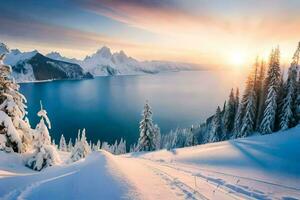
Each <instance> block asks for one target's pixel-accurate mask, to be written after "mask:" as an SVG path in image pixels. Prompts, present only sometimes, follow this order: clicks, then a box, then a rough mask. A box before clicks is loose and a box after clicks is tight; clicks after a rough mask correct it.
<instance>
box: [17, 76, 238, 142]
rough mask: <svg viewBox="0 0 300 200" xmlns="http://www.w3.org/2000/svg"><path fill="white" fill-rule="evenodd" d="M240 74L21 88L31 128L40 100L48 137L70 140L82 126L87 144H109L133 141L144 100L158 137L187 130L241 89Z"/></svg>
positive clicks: (121, 78)
mask: <svg viewBox="0 0 300 200" xmlns="http://www.w3.org/2000/svg"><path fill="white" fill-rule="evenodd" d="M243 82H244V78H243V75H240V74H238V73H233V72H232V71H189V72H173V73H161V74H156V75H137V76H112V77H96V78H95V79H90V80H76V81H75V80H66V81H53V82H40V83H23V84H20V85H21V88H20V91H21V92H22V93H23V94H24V95H25V97H26V98H27V101H28V103H27V105H28V118H29V120H30V123H31V125H32V126H33V127H35V125H36V123H37V122H38V121H39V118H38V116H37V115H36V113H37V111H38V110H39V108H40V103H39V101H40V100H42V102H43V106H44V108H45V109H46V110H47V112H48V116H49V118H50V121H51V123H52V129H51V130H50V134H51V137H52V138H54V139H55V140H56V142H58V141H59V138H60V135H61V134H64V136H65V137H66V138H67V141H68V140H69V138H70V137H72V138H73V139H75V137H76V136H77V131H78V129H82V128H85V129H86V131H87V137H88V140H92V141H94V142H96V141H97V140H98V139H100V140H101V141H108V142H113V141H114V140H115V139H120V138H121V137H123V138H124V139H126V140H127V143H129V144H131V143H134V142H136V140H137V138H138V136H139V121H140V120H141V113H142V110H143V105H144V103H145V102H146V101H148V102H149V104H150V105H151V107H152V109H153V120H154V122H155V123H157V124H158V125H159V127H160V128H161V132H162V134H165V133H167V132H169V131H170V130H171V129H175V128H177V127H189V126H191V125H193V124H199V123H200V122H203V121H204V120H205V119H206V118H207V117H209V116H211V115H212V114H213V113H214V112H215V110H216V107H217V106H218V105H220V106H223V102H224V100H225V99H227V98H228V95H229V92H230V89H231V88H232V87H237V86H242V85H243Z"/></svg>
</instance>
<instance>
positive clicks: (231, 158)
mask: <svg viewBox="0 0 300 200" xmlns="http://www.w3.org/2000/svg"><path fill="white" fill-rule="evenodd" d="M299 146H300V126H298V127H295V128H293V129H290V130H288V131H284V132H278V133H274V134H271V135H264V136H254V137H249V138H244V139H237V140H232V141H226V142H220V143H214V144H206V145H199V146H195V147H189V148H182V149H175V150H172V151H166V150H162V151H157V152H150V153H133V154H126V155H122V156H114V155H111V154H109V153H107V152H102V151H101V152H94V153H92V154H91V155H89V156H88V157H87V158H86V159H85V160H82V161H79V162H77V163H74V164H71V165H62V166H56V167H50V168H47V169H46V170H44V171H42V172H41V173H36V172H32V171H30V170H29V169H26V168H25V167H23V166H22V161H20V157H18V156H17V155H15V154H6V153H3V152H0V198H2V199H124V198H125V199H222V200H223V199H284V200H288V199H289V200H292V199H293V200H294V199H300V162H299V158H300V148H299Z"/></svg>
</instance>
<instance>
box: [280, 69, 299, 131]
mask: <svg viewBox="0 0 300 200" xmlns="http://www.w3.org/2000/svg"><path fill="white" fill-rule="evenodd" d="M296 84H297V69H296V67H294V66H291V67H290V69H289V74H288V79H287V88H286V89H287V93H286V96H285V97H284V99H283V105H282V111H281V115H280V128H281V130H286V129H288V128H290V127H292V126H293V125H294V124H295V121H296V119H295V115H296V113H295V112H296V110H295V102H296Z"/></svg>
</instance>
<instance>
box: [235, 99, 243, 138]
mask: <svg viewBox="0 0 300 200" xmlns="http://www.w3.org/2000/svg"><path fill="white" fill-rule="evenodd" d="M242 107H243V105H242V103H241V102H240V103H239V105H238V109H237V111H236V115H235V119H234V128H233V138H238V137H239V135H240V130H241V126H242V119H243V111H242Z"/></svg>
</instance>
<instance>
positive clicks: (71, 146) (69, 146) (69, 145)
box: [67, 138, 73, 152]
mask: <svg viewBox="0 0 300 200" xmlns="http://www.w3.org/2000/svg"><path fill="white" fill-rule="evenodd" d="M67 149H68V152H72V150H73V143H72V138H70V140H69V143H68V148H67Z"/></svg>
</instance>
